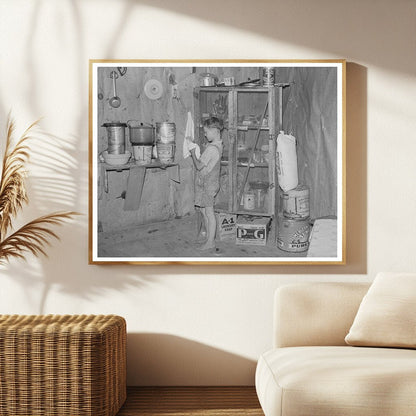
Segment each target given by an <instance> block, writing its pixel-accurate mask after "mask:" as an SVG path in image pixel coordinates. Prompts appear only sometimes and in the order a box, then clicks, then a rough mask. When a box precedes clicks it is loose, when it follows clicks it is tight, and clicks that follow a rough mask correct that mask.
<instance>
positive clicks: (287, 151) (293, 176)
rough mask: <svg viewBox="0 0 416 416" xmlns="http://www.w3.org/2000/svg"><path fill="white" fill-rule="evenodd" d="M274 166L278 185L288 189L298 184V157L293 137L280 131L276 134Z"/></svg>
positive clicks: (284, 189)
mask: <svg viewBox="0 0 416 416" xmlns="http://www.w3.org/2000/svg"><path fill="white" fill-rule="evenodd" d="M276 163H277V165H276V168H277V179H278V181H279V186H280V187H281V188H282V189H283V191H285V192H286V191H290V190H291V189H293V188H296V187H297V186H298V157H297V154H296V139H295V137H293V136H291V135H289V134H285V133H284V131H281V132H280V133H279V135H278V136H277V147H276Z"/></svg>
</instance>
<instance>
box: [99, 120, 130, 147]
mask: <svg viewBox="0 0 416 416" xmlns="http://www.w3.org/2000/svg"><path fill="white" fill-rule="evenodd" d="M103 127H105V128H106V129H107V140H108V148H107V151H108V154H110V155H122V154H124V153H125V152H126V127H127V124H125V123H104V124H103Z"/></svg>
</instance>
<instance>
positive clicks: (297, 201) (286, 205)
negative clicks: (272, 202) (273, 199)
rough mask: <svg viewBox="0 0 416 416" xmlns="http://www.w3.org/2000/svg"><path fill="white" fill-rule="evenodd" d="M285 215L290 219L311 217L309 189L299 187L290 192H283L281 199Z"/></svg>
mask: <svg viewBox="0 0 416 416" xmlns="http://www.w3.org/2000/svg"><path fill="white" fill-rule="evenodd" d="M280 201H281V206H282V211H283V215H284V216H285V217H286V218H290V219H302V218H308V217H309V188H308V187H307V186H306V185H299V186H297V187H296V188H294V189H291V190H290V191H286V192H283V193H282V194H281V197H280Z"/></svg>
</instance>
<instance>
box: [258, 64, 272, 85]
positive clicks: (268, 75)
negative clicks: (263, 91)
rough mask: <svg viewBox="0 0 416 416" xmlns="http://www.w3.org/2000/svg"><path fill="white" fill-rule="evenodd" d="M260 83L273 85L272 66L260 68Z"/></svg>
mask: <svg viewBox="0 0 416 416" xmlns="http://www.w3.org/2000/svg"><path fill="white" fill-rule="evenodd" d="M261 80H262V85H263V86H264V87H273V86H274V68H273V67H265V68H262V76H261Z"/></svg>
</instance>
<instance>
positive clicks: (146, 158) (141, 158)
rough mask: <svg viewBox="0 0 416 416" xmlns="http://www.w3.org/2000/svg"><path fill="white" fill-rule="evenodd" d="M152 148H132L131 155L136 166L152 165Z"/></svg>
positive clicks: (139, 146)
mask: <svg viewBox="0 0 416 416" xmlns="http://www.w3.org/2000/svg"><path fill="white" fill-rule="evenodd" d="M152 149H153V146H151V145H150V146H147V145H137V146H133V155H134V159H135V160H136V163H137V164H138V165H148V164H150V163H152Z"/></svg>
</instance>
